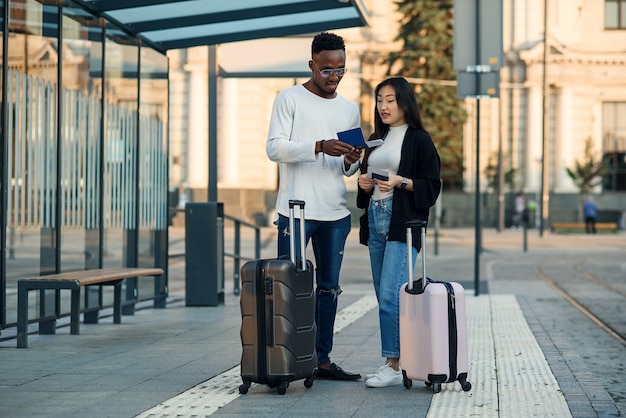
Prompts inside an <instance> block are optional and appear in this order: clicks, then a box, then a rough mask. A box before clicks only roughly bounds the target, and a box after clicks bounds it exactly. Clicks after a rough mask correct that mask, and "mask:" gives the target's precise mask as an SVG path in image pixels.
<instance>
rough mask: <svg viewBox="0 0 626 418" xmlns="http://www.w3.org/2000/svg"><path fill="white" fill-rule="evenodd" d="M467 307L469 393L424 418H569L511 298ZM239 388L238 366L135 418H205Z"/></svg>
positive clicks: (352, 310)
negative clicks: (470, 385)
mask: <svg viewBox="0 0 626 418" xmlns="http://www.w3.org/2000/svg"><path fill="white" fill-rule="evenodd" d="M466 302H467V323H468V338H469V359H470V370H469V379H468V380H469V381H470V382H471V383H472V389H471V390H470V391H469V392H463V391H462V390H461V385H460V384H459V383H458V382H456V383H454V384H444V385H442V390H441V392H440V393H438V394H436V395H434V396H433V399H432V402H431V405H430V409H429V411H428V417H429V418H438V417H441V418H451V417H463V418H465V417H505V418H508V417H533V416H534V417H558V418H564V417H571V414H570V411H569V408H568V406H567V403H566V402H565V398H564V397H563V395H562V393H561V391H560V388H559V385H558V383H557V382H556V379H555V378H554V375H553V374H552V371H551V370H550V367H549V366H548V363H547V361H546V359H545V357H544V355H543V352H542V351H541V348H540V347H539V344H538V343H537V340H536V339H535V337H534V336H533V334H532V332H531V331H530V328H529V327H528V324H527V323H526V320H525V319H524V315H523V313H522V311H521V309H520V307H519V305H518V303H517V301H516V299H515V296H513V295H483V296H479V297H473V296H469V297H468V298H467V301H466ZM375 307H376V298H375V297H373V296H364V297H362V298H361V299H359V300H358V301H357V302H355V303H353V304H352V305H350V306H348V307H347V308H346V309H344V310H342V311H341V312H339V313H338V315H337V320H336V323H335V332H339V331H341V330H342V329H344V328H345V327H347V326H349V325H350V324H352V323H353V322H354V321H356V320H358V319H359V318H361V317H362V316H363V315H365V314H366V313H367V312H368V311H370V310H371V309H374V308H375ZM416 383H417V382H416ZM240 384H241V378H240V375H239V366H236V367H234V368H232V369H230V370H228V371H226V372H224V373H222V374H221V375H219V376H216V377H215V378H213V379H211V380H208V381H206V382H203V383H201V384H199V385H197V386H195V387H193V388H191V389H189V390H188V391H186V392H184V393H182V394H180V395H178V396H176V397H174V398H171V399H169V400H167V401H165V402H163V403H161V404H159V405H157V406H155V407H154V408H152V409H150V410H148V411H146V412H144V413H143V414H141V415H139V417H142V418H146V417H168V416H176V417H192V416H205V417H206V416H209V415H211V414H213V413H214V412H216V411H217V410H218V409H219V408H221V407H222V406H224V405H227V404H228V403H230V402H231V401H233V400H235V399H236V398H237V397H238V396H240V395H239V392H238V388H239V385H240Z"/></svg>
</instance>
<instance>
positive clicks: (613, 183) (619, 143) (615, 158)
mask: <svg viewBox="0 0 626 418" xmlns="http://www.w3.org/2000/svg"><path fill="white" fill-rule="evenodd" d="M602 152H603V159H604V161H605V163H606V167H607V173H606V174H605V176H604V179H603V182H602V188H603V190H604V191H626V102H607V103H604V104H603V105H602Z"/></svg>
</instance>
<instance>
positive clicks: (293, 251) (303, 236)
mask: <svg viewBox="0 0 626 418" xmlns="http://www.w3.org/2000/svg"><path fill="white" fill-rule="evenodd" d="M295 206H299V207H300V258H301V260H300V262H301V263H302V265H301V268H302V270H303V271H304V270H306V232H305V231H306V229H305V225H304V223H305V220H304V200H289V258H291V262H292V263H293V264H294V265H296V238H295V222H296V221H295V213H294V212H295Z"/></svg>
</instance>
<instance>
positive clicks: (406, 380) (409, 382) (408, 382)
mask: <svg viewBox="0 0 626 418" xmlns="http://www.w3.org/2000/svg"><path fill="white" fill-rule="evenodd" d="M402 384H403V385H404V387H405V388H407V389H411V386H413V381H412V380H411V379H409V378H408V377H406V371H404V370H402Z"/></svg>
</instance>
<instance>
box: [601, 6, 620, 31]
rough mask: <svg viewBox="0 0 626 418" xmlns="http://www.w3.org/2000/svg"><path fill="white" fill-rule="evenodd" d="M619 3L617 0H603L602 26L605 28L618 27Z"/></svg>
mask: <svg viewBox="0 0 626 418" xmlns="http://www.w3.org/2000/svg"><path fill="white" fill-rule="evenodd" d="M618 9H619V5H618V2H617V0H605V1H604V27H605V28H606V29H617V28H618V27H619V22H618V18H619V14H618Z"/></svg>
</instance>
